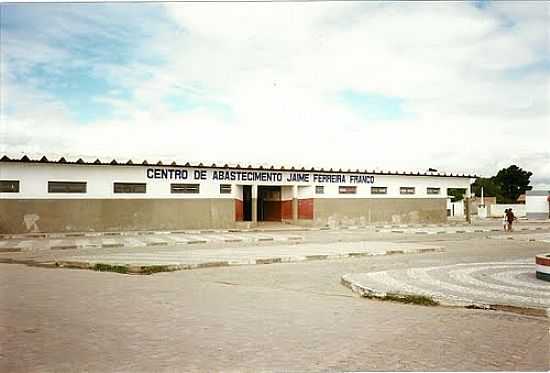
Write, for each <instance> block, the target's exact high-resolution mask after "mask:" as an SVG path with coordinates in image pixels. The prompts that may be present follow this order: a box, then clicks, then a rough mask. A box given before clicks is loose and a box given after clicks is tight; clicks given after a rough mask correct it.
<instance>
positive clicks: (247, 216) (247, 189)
mask: <svg viewBox="0 0 550 373" xmlns="http://www.w3.org/2000/svg"><path fill="white" fill-rule="evenodd" d="M243 220H244V221H252V185H243Z"/></svg>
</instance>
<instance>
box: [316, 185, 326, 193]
mask: <svg viewBox="0 0 550 373" xmlns="http://www.w3.org/2000/svg"><path fill="white" fill-rule="evenodd" d="M315 194H325V186H324V185H315Z"/></svg>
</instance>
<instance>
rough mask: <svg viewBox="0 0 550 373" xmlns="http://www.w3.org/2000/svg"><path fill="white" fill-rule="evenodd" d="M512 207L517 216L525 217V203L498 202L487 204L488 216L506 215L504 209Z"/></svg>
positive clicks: (500, 216) (498, 216)
mask: <svg viewBox="0 0 550 373" xmlns="http://www.w3.org/2000/svg"><path fill="white" fill-rule="evenodd" d="M506 209H512V212H513V213H514V216H515V217H516V218H524V217H525V216H526V214H525V205H523V204H496V205H489V206H487V216H488V217H490V218H502V217H504V210H506Z"/></svg>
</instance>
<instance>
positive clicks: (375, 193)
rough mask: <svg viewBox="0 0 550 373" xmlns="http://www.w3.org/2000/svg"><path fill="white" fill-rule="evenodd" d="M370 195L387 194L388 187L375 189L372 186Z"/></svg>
mask: <svg viewBox="0 0 550 373" xmlns="http://www.w3.org/2000/svg"><path fill="white" fill-rule="evenodd" d="M382 189H383V190H384V191H383V192H381V191H379V190H382ZM370 194H374V195H384V194H388V187H375V186H372V187H370Z"/></svg>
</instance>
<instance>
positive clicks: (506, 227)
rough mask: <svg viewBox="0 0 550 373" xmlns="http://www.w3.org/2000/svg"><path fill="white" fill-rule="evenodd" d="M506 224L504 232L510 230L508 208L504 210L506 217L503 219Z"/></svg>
mask: <svg viewBox="0 0 550 373" xmlns="http://www.w3.org/2000/svg"><path fill="white" fill-rule="evenodd" d="M502 224H503V225H504V232H508V209H505V210H504V218H503V219H502Z"/></svg>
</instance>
